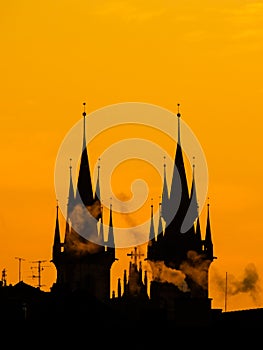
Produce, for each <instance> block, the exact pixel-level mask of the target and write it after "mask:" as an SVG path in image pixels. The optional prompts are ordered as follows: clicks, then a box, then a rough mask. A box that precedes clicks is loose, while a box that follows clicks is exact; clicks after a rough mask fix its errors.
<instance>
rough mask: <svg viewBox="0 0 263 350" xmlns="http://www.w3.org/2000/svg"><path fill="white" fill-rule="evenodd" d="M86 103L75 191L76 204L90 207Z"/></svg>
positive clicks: (90, 187) (90, 192) (90, 186)
mask: <svg viewBox="0 0 263 350" xmlns="http://www.w3.org/2000/svg"><path fill="white" fill-rule="evenodd" d="M85 105H86V103H85V102H84V103H83V106H84V111H83V113H82V115H83V146H82V154H81V161H80V168H79V176H78V183H77V191H76V203H81V202H82V203H83V205H84V206H87V205H91V204H92V203H93V190H92V182H91V175H90V167H89V158H88V151H87V145H86V130H85V129H86V111H85Z"/></svg>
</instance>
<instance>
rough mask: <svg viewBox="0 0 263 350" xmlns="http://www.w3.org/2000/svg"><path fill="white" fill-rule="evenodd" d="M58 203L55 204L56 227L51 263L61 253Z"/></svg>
mask: <svg viewBox="0 0 263 350" xmlns="http://www.w3.org/2000/svg"><path fill="white" fill-rule="evenodd" d="M58 208H59V207H58V202H57V211H56V225H55V234H54V243H53V254H52V261H53V262H54V263H56V261H57V260H58V258H59V255H60V253H61V240H60V228H59V219H58Z"/></svg>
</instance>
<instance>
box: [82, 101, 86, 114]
mask: <svg viewBox="0 0 263 350" xmlns="http://www.w3.org/2000/svg"><path fill="white" fill-rule="evenodd" d="M85 106H86V102H83V113H82V115H83V117H86V110H85V109H86V108H85Z"/></svg>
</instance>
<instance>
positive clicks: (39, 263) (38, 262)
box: [31, 260, 48, 288]
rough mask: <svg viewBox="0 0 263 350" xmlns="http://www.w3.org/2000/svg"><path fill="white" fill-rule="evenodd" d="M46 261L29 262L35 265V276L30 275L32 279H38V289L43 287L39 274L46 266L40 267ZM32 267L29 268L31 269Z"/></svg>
mask: <svg viewBox="0 0 263 350" xmlns="http://www.w3.org/2000/svg"><path fill="white" fill-rule="evenodd" d="M46 261H47V260H36V261H31V263H36V264H37V267H36V268H37V274H36V275H34V274H33V275H32V278H37V279H38V284H37V286H38V288H41V287H42V286H43V285H42V284H41V272H42V271H43V270H44V267H48V266H41V264H42V263H44V262H46ZM33 268H34V267H31V269H33Z"/></svg>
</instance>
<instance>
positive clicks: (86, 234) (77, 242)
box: [67, 202, 102, 255]
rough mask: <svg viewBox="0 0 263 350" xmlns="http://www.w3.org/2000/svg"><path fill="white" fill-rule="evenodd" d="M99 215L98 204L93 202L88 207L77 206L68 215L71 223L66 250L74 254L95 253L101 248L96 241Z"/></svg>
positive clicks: (99, 208)
mask: <svg viewBox="0 0 263 350" xmlns="http://www.w3.org/2000/svg"><path fill="white" fill-rule="evenodd" d="M100 213H101V207H100V204H99V202H95V203H94V204H93V205H91V206H89V207H87V208H86V207H85V206H84V205H82V204H78V205H76V206H75V207H74V209H73V211H72V212H71V214H70V219H71V223H72V230H71V234H70V235H69V237H68V239H67V248H68V249H70V250H73V251H74V252H75V254H79V255H83V254H86V253H90V254H93V253H96V252H98V251H99V250H101V248H102V246H100V245H99V243H100V242H99V241H98V227H97V224H98V221H97V219H96V218H97V217H98V216H99V215H100Z"/></svg>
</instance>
